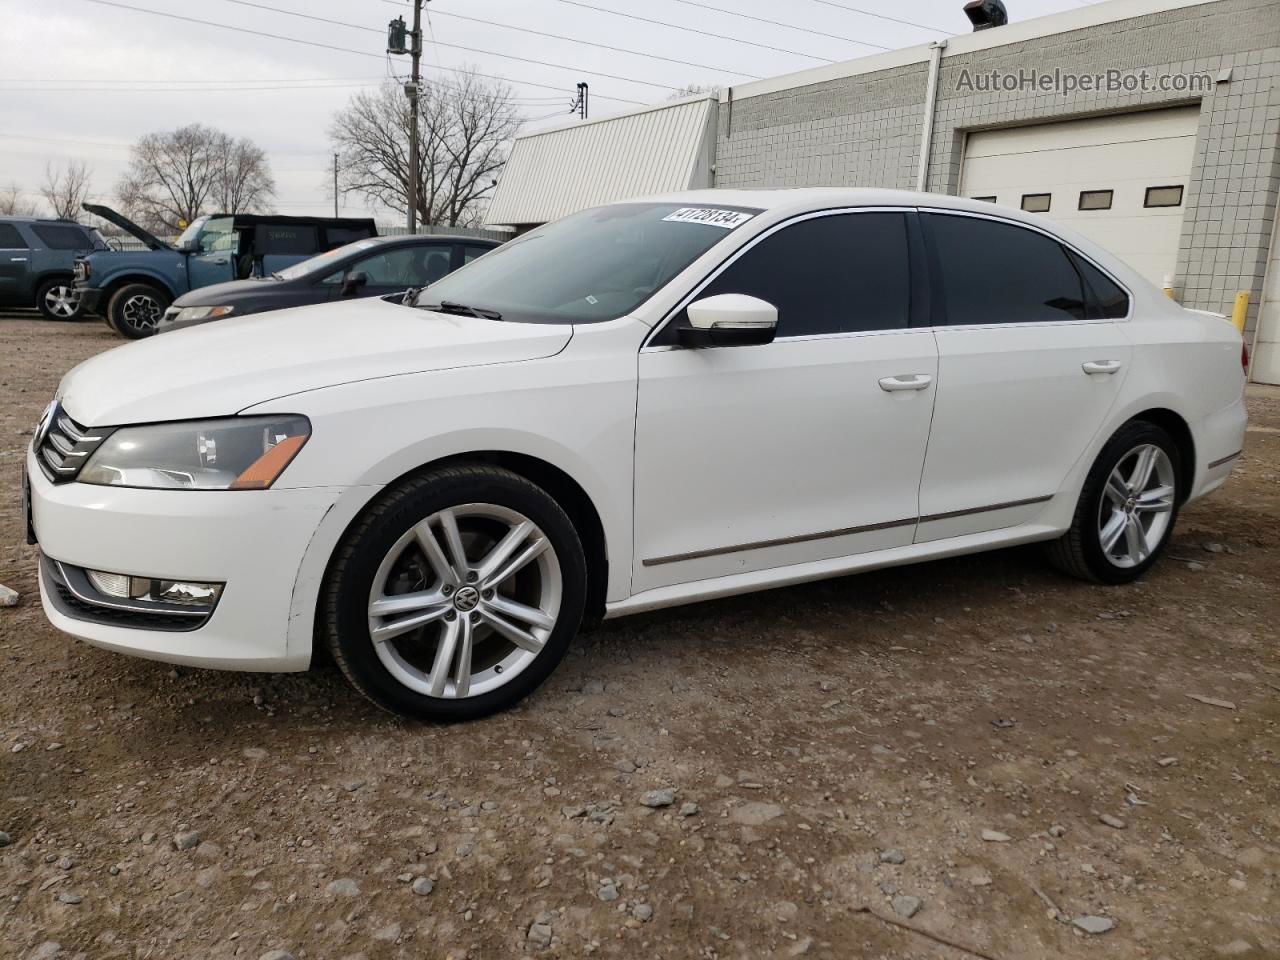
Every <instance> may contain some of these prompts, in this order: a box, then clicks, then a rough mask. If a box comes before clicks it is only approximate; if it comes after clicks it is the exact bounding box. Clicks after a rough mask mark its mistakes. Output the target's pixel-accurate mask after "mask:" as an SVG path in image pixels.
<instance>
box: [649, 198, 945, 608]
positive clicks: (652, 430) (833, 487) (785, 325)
mask: <svg viewBox="0 0 1280 960" xmlns="http://www.w3.org/2000/svg"><path fill="white" fill-rule="evenodd" d="M917 229H918V227H916V225H915V224H914V215H913V214H911V213H909V212H907V211H902V210H885V209H880V210H870V209H868V210H864V211H858V212H852V211H834V212H829V213H822V214H815V215H810V216H808V217H804V218H799V219H797V220H795V221H791V222H788V223H786V224H783V225H781V226H779V227H775V228H774V229H773V230H772V231H769V232H767V233H765V234H764V235H762V236H761V237H760V238H757V239H756V240H754V241H753V242H752V243H750V244H749V245H748V246H747V247H746V248H745V249H744V250H742V251H739V252H738V254H736V255H735V257H734V258H732V259H731V260H730V261H729V262H728V263H727V264H725V265H723V266H722V267H721V268H720V269H719V270H718V271H717V272H716V273H715V274H713V275H712V277H711V278H709V280H708V281H707V282H705V283H704V284H703V285H702V286H701V287H700V288H699V289H697V290H696V291H694V292H693V293H692V294H691V295H690V296H689V297H688V298H686V300H685V305H687V304H688V303H689V302H692V301H694V300H699V299H702V298H704V297H708V296H713V295H716V294H723V293H742V294H748V295H751V296H755V297H759V298H760V299H763V300H766V301H768V302H770V303H772V304H773V305H774V306H775V307H777V309H778V316H779V321H778V328H777V336H776V339H775V340H774V342H772V343H770V344H767V345H763V346H743V347H721V348H706V349H687V348H683V347H681V346H680V345H679V343H678V337H677V335H676V334H675V330H676V328H677V327H678V326H679V325H680V324H682V323H687V317H685V316H684V315H683V309H681V310H680V311H678V312H677V313H676V315H675V316H673V317H672V318H671V320H670V322H669V323H668V325H667V326H666V327H664V328H663V329H662V330H660V331H659V332H658V334H656V335H655V336H654V337H653V338H652V339H651V341H650V342H649V344H648V345H647V346H646V347H644V348H643V349H642V350H641V353H640V357H639V387H638V406H637V413H636V451H635V458H636V463H635V493H634V496H635V524H634V526H635V531H634V537H635V550H636V553H635V562H634V564H633V575H632V576H633V590H634V592H641V591H644V590H649V589H653V588H656V587H663V586H668V585H672V584H677V583H685V582H689V581H694V580H703V579H711V578H716V577H723V576H728V575H731V574H739V573H747V572H751V571H756V570H763V569H767V568H776V567H780V566H787V565H792V564H801V563H806V562H811V561H821V560H826V559H831V558H835V557H842V556H848V555H851V554H855V553H862V552H866V551H871V550H882V549H888V548H892V547H901V546H905V545H907V544H909V543H911V539H912V534H913V531H914V528H915V524H916V519H917V515H918V500H917V492H918V489H919V483H920V470H921V466H922V464H923V461H924V454H925V446H926V442H927V439H928V436H929V420H930V415H931V412H932V407H933V382H934V377H935V375H936V373H937V352H936V348H935V346H934V340H933V334H932V333H931V332H930V331H929V330H928V329H917V328H912V326H911V318H912V295H911V292H912V282H911V264H910V261H911V259H912V256H911V252H910V251H911V250H912V249H917V250H919V249H922V247H921V246H920V245H919V244H915V243H912V239H913V238H914V237H915V231H916V230H917ZM918 259H919V257H917V260H918ZM919 306H920V304H917V307H919Z"/></svg>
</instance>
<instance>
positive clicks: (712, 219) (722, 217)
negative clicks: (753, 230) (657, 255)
mask: <svg viewBox="0 0 1280 960" xmlns="http://www.w3.org/2000/svg"><path fill="white" fill-rule="evenodd" d="M754 216H755V214H754V213H744V212H743V211H741V210H715V209H713V208H711V207H681V208H680V209H679V210H677V211H676V212H675V213H671V214H668V215H667V216H665V217H663V218H662V219H663V220H669V221H670V222H672V223H701V224H705V225H707V226H708V227H721V228H722V229H725V230H732V229H733V228H734V227H740V226H742V225H743V224H744V223H746V222H747V221H748V220H750V219H751V218H752V217H754Z"/></svg>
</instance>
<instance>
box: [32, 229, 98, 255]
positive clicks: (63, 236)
mask: <svg viewBox="0 0 1280 960" xmlns="http://www.w3.org/2000/svg"><path fill="white" fill-rule="evenodd" d="M31 232H32V233H34V234H35V235H36V236H37V237H39V238H40V239H41V240H42V241H43V242H44V245H45V246H46V247H48V248H49V249H50V250H88V249H90V248H91V247H92V246H93V243H92V242H91V241H90V240H89V237H88V235H87V234H86V233H85V232H84V231H83V230H82V229H80V228H79V227H64V226H60V225H57V224H52V223H37V224H33V225H32V227H31Z"/></svg>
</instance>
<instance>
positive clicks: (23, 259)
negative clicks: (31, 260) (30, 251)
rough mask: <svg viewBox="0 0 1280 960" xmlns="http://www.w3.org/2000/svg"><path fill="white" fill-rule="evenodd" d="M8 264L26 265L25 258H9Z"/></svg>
mask: <svg viewBox="0 0 1280 960" xmlns="http://www.w3.org/2000/svg"><path fill="white" fill-rule="evenodd" d="M9 262H10V263H26V262H27V258H26V257H10V258H9Z"/></svg>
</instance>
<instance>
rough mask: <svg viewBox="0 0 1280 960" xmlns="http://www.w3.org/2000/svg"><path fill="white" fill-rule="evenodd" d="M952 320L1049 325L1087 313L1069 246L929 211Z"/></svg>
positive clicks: (1030, 233) (1009, 227)
mask: <svg viewBox="0 0 1280 960" xmlns="http://www.w3.org/2000/svg"><path fill="white" fill-rule="evenodd" d="M927 220H928V224H929V228H930V231H931V233H932V236H933V244H934V251H935V253H936V256H937V265H938V270H939V272H940V274H941V285H942V291H943V304H944V309H945V310H946V317H947V323H948V324H950V325H952V326H966V325H986V324H993V323H1046V322H1053V321H1062V320H1084V319H1086V318H1087V316H1088V308H1087V306H1086V299H1085V290H1084V282H1083V281H1082V280H1081V277H1080V273H1079V271H1077V269H1076V268H1075V266H1074V265H1073V264H1072V262H1071V260H1070V258H1069V257H1068V255H1067V251H1066V249H1065V248H1064V247H1063V246H1062V244H1060V243H1058V242H1057V241H1056V240H1053V239H1051V238H1049V237H1047V236H1045V235H1044V234H1042V233H1037V232H1036V231H1034V230H1027V229H1024V228H1022V227H1018V226H1014V225H1013V224H1008V223H1000V222H997V221H995V220H986V219H983V218H980V217H957V216H948V215H946V214H928V215H927Z"/></svg>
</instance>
